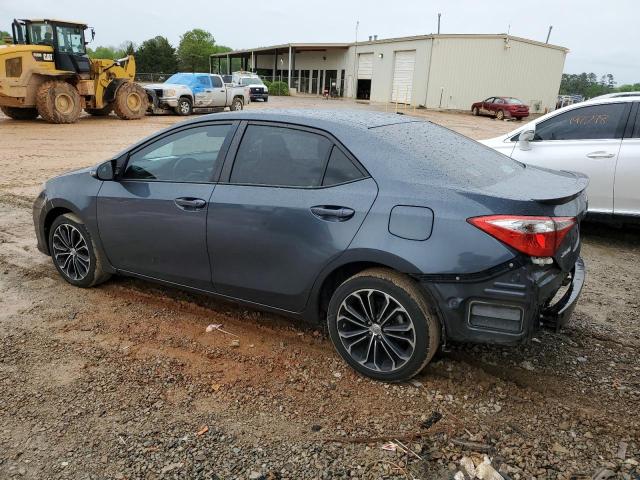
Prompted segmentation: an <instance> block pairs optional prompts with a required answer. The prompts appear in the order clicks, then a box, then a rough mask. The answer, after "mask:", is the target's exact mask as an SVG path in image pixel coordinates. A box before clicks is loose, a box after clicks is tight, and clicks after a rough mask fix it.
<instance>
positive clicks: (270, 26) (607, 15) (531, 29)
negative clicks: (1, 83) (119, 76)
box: [0, 0, 640, 84]
mask: <svg viewBox="0 0 640 480" xmlns="http://www.w3.org/2000/svg"><path fill="white" fill-rule="evenodd" d="M438 12H441V13H442V30H441V31H442V33H503V32H506V31H507V29H508V28H509V25H511V33H512V34H513V35H517V36H521V37H526V38H531V39H534V40H541V41H544V40H545V37H546V35H547V29H548V28H549V25H553V31H552V33H551V39H550V42H551V43H554V44H556V45H561V46H563V47H567V48H569V49H570V52H569V54H568V56H567V61H566V64H565V72H566V73H580V72H583V71H586V72H594V73H596V74H597V75H602V74H605V73H612V74H613V75H614V77H615V79H616V81H617V82H618V84H622V83H634V82H640V48H638V40H639V39H640V24H639V23H638V19H639V18H640V2H639V1H638V0H614V1H609V2H603V1H602V0H599V1H593V0H535V1H530V2H525V1H518V0H484V1H479V0H448V1H447V0H401V1H398V0H395V1H389V0H385V1H379V0H378V1H373V0H369V1H367V0H356V1H348V0H323V1H318V2H314V1H307V0H295V1H294V0H264V1H258V0H236V1H233V0H209V1H196V0H145V1H144V2H142V1H137V0H128V1H125V0H109V1H107V2H87V1H84V2H83V1H78V0H22V1H15V0H0V29H3V30H9V29H10V23H11V19H12V18H14V17H21V18H25V17H26V18H29V17H31V18H36V17H53V18H62V19H70V20H79V21H84V22H87V23H88V24H89V25H91V26H94V27H95V29H96V39H95V43H94V44H93V46H96V45H119V44H120V43H122V42H123V41H124V40H132V41H133V42H135V43H140V42H142V41H143V40H145V39H147V38H150V37H153V36H156V35H164V36H166V37H167V38H168V39H169V40H170V41H171V42H172V43H173V44H174V45H177V43H178V41H179V39H180V35H181V34H182V33H183V32H185V31H186V30H189V29H192V28H196V27H199V28H203V29H206V30H208V31H210V32H211V33H213V35H214V36H215V38H216V41H217V43H220V44H223V45H227V46H229V47H232V48H251V47H256V46H265V45H274V44H281V43H289V42H350V41H353V40H354V37H355V24H356V21H357V20H359V21H360V29H359V32H360V33H359V38H360V39H363V38H365V39H366V37H367V36H368V35H374V34H377V35H378V36H379V38H386V37H398V36H405V35H418V34H427V33H434V32H435V31H436V24H437V13H438Z"/></svg>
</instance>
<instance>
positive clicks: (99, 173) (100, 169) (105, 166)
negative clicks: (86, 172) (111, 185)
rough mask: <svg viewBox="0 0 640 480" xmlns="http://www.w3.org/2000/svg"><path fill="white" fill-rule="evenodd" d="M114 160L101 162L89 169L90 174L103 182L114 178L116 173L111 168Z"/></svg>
mask: <svg viewBox="0 0 640 480" xmlns="http://www.w3.org/2000/svg"><path fill="white" fill-rule="evenodd" d="M113 164H114V160H108V161H106V162H104V163H101V164H100V165H98V166H97V167H95V168H93V169H92V170H91V176H92V177H93V178H96V179H98V180H102V181H105V182H108V181H112V180H115V178H116V175H115V172H114V169H113Z"/></svg>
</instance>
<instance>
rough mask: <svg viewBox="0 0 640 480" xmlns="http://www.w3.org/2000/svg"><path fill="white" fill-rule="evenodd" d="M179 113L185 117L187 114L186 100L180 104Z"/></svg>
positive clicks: (187, 104) (187, 105)
mask: <svg viewBox="0 0 640 480" xmlns="http://www.w3.org/2000/svg"><path fill="white" fill-rule="evenodd" d="M180 111H181V112H182V113H183V114H185V115H186V114H187V113H189V102H187V101H186V100H185V101H182V102H180Z"/></svg>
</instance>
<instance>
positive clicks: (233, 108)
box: [229, 97, 244, 112]
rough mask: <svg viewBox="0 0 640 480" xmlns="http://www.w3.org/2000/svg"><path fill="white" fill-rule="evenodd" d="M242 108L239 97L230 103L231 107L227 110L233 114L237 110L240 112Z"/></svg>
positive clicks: (242, 104)
mask: <svg viewBox="0 0 640 480" xmlns="http://www.w3.org/2000/svg"><path fill="white" fill-rule="evenodd" d="M243 107H244V102H243V101H242V99H241V98H240V97H236V98H234V99H233V102H231V106H230V107H229V110H231V111H232V112H235V111H238V110H242V108H243Z"/></svg>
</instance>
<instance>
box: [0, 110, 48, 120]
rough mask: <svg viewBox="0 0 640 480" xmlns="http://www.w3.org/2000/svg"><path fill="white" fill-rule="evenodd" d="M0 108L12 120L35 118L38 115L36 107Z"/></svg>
mask: <svg viewBox="0 0 640 480" xmlns="http://www.w3.org/2000/svg"><path fill="white" fill-rule="evenodd" d="M0 110H2V113H4V114H5V115H6V116H7V117H9V118H13V119H14V120H35V119H36V118H38V115H39V114H38V109H37V108H18V107H0Z"/></svg>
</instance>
